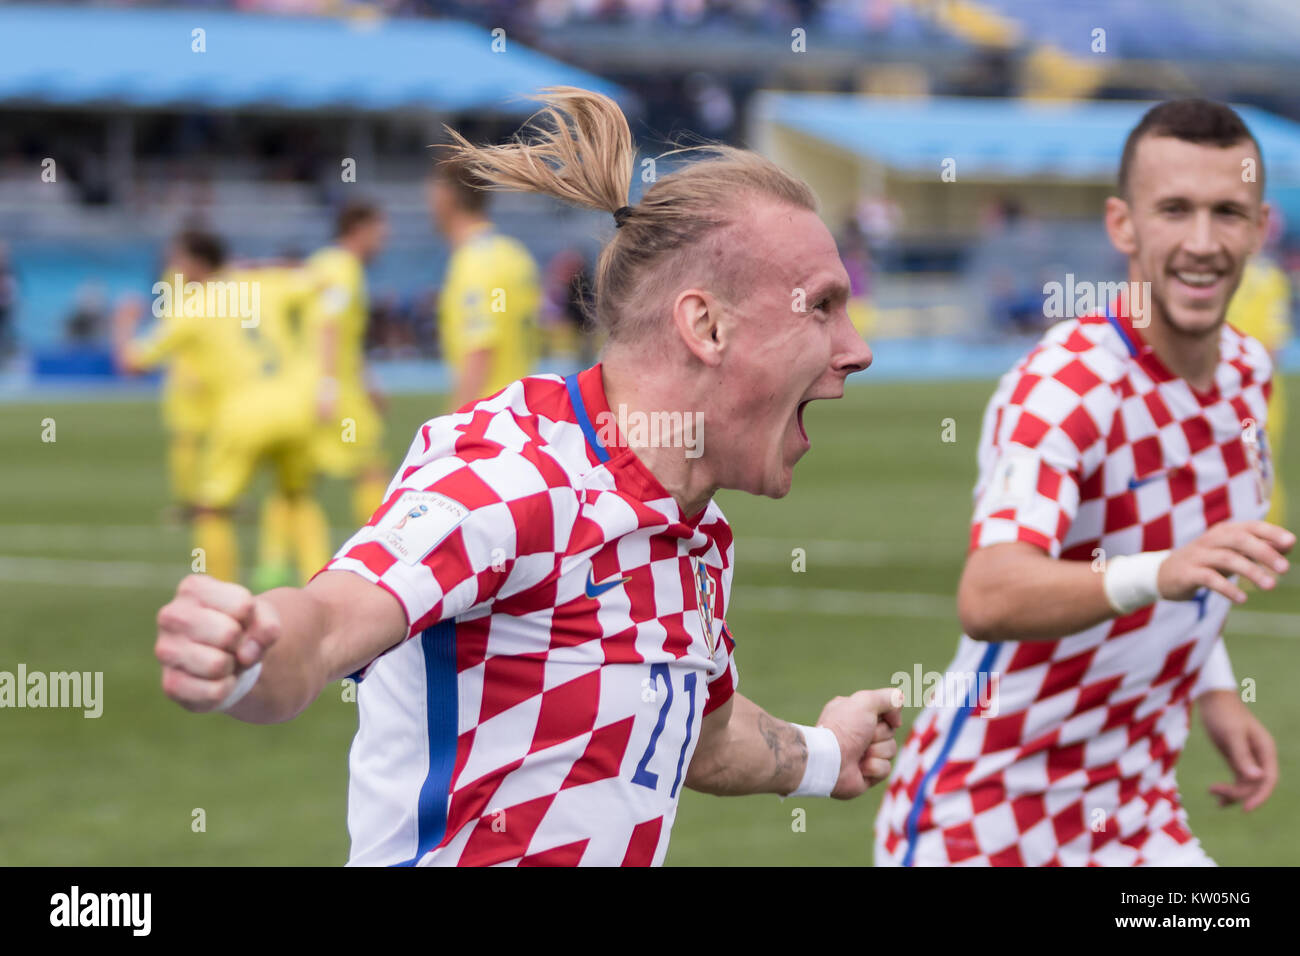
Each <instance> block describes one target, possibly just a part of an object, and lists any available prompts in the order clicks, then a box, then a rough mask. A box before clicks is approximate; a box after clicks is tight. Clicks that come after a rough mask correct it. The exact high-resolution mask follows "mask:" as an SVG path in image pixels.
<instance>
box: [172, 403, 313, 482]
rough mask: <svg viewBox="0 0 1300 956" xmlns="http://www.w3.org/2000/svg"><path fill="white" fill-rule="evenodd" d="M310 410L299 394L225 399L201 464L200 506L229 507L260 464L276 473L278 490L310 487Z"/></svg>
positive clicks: (311, 469) (219, 408)
mask: <svg viewBox="0 0 1300 956" xmlns="http://www.w3.org/2000/svg"><path fill="white" fill-rule="evenodd" d="M311 423H312V418H311V407H310V404H309V402H308V401H307V400H306V397H305V396H304V393H303V392H302V390H301V389H290V388H285V387H283V386H278V385H271V386H259V387H254V388H250V389H248V390H245V391H242V392H239V393H236V394H233V395H231V396H229V397H227V398H225V399H223V400H222V401H221V402H220V404H219V406H218V411H217V415H216V421H215V422H214V424H213V428H212V432H211V434H210V435H209V436H208V440H207V442H206V444H205V446H204V448H203V452H202V456H201V463H200V465H199V479H198V493H197V496H196V499H197V503H198V504H199V506H200V507H204V508H229V507H230V506H231V505H233V504H234V503H235V502H236V501H237V500H238V499H239V496H240V495H242V494H243V493H244V490H245V489H246V488H247V487H248V483H249V481H250V479H251V478H252V477H253V474H254V472H255V471H256V470H257V468H258V467H259V466H260V465H262V464H269V465H271V467H272V468H273V470H274V475H275V485H276V488H277V490H279V491H282V492H284V493H286V494H300V493H302V492H305V491H307V490H308V489H309V488H310V487H311V482H312V477H313V475H314V474H315V473H316V465H315V462H314V461H313V459H312V451H311V439H312V429H311Z"/></svg>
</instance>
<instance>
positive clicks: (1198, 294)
mask: <svg viewBox="0 0 1300 956" xmlns="http://www.w3.org/2000/svg"><path fill="white" fill-rule="evenodd" d="M1172 275H1173V278H1174V281H1175V282H1176V283H1178V285H1179V286H1181V287H1182V291H1183V293H1184V294H1185V295H1187V296H1189V297H1191V298H1194V299H1208V298H1211V297H1212V296H1214V295H1216V294H1217V293H1218V291H1219V285H1220V283H1222V282H1223V278H1224V275H1225V273H1223V272H1220V271H1218V270H1201V269H1176V270H1174V271H1173V273H1172Z"/></svg>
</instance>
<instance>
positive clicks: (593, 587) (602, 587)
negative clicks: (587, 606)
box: [587, 571, 632, 598]
mask: <svg viewBox="0 0 1300 956" xmlns="http://www.w3.org/2000/svg"><path fill="white" fill-rule="evenodd" d="M631 580H632V578H631V576H630V575H629V576H628V577H625V578H615V579H614V580H612V581H606V582H605V583H604V584H597V583H596V573H595V571H588V572H587V597H589V598H595V597H600V596H601V595H602V594H604V593H605V592H606V591H608V590H610V589H611V588H616V587H618V586H619V585H620V584H626V583H627V582H628V581H631Z"/></svg>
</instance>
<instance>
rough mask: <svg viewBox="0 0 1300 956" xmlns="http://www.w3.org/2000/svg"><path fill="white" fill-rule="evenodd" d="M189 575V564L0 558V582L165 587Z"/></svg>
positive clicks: (3, 556) (19, 557) (108, 586)
mask: <svg viewBox="0 0 1300 956" xmlns="http://www.w3.org/2000/svg"><path fill="white" fill-rule="evenodd" d="M188 573H189V565H188V564H186V563H182V562H180V561H177V562H175V563H173V564H151V563H147V562H144V561H84V560H78V559H66V558H30V557H26V556H17V555H0V581H6V582H9V583H11V584H53V585H57V586H60V587H64V588H69V587H71V588H78V587H105V588H150V589H152V588H159V587H162V588H167V587H175V586H176V582H178V581H179V580H180V579H181V578H182V577H184V576H185V575H186V574H188Z"/></svg>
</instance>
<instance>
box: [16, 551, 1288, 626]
mask: <svg viewBox="0 0 1300 956" xmlns="http://www.w3.org/2000/svg"><path fill="white" fill-rule="evenodd" d="M187 573H189V569H188V568H187V567H186V566H185V565H184V564H183V563H182V562H177V563H175V564H160V563H150V562H145V561H86V560H79V559H64V558H29V557H24V556H17V555H0V582H8V583H11V584H51V585H56V586H59V587H69V586H71V587H87V586H89V587H110V588H147V589H154V588H171V587H174V586H175V584H176V582H177V581H179V580H180V579H181V578H182V577H184V576H185V575H186V574H187ZM732 597H733V599H734V601H735V602H736V604H737V605H738V606H739V607H741V608H742V609H745V610H754V611H798V612H800V613H806V614H830V615H838V616H845V617H860V618H875V617H908V618H921V619H926V620H934V621H946V622H949V623H950V624H951V629H952V630H953V631H954V632H956V631H957V629H958V627H957V612H956V608H955V607H954V600H953V595H951V594H921V593H916V592H908V591H849V590H842V589H835V588H791V587H758V586H756V585H743V586H739V587H736V588H735V589H734V590H733V592H732ZM1228 630H1229V632H1235V633H1243V634H1253V635H1257V636H1261V637H1300V614H1291V613H1287V612H1282V611H1239V610H1233V611H1230V612H1229V614H1228Z"/></svg>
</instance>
